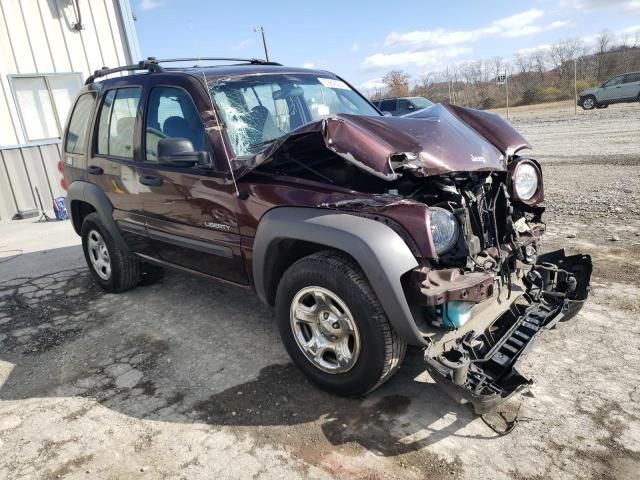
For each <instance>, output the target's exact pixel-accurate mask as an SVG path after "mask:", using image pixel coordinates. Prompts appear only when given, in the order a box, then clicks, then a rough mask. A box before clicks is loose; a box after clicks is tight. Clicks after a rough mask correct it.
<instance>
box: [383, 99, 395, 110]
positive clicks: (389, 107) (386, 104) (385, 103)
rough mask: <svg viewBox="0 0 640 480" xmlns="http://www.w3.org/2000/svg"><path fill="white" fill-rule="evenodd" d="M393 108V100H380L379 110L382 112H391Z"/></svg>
mask: <svg viewBox="0 0 640 480" xmlns="http://www.w3.org/2000/svg"><path fill="white" fill-rule="evenodd" d="M395 109H396V101H395V100H384V101H383V102H380V110H382V111H383V112H393V111H394V110H395Z"/></svg>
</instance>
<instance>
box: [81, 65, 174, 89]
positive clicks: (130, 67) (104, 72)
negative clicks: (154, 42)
mask: <svg viewBox="0 0 640 480" xmlns="http://www.w3.org/2000/svg"><path fill="white" fill-rule="evenodd" d="M133 70H149V71H150V72H164V68H162V67H161V66H160V65H158V63H157V62H153V61H148V60H141V61H140V62H138V63H136V64H133V65H125V66H123V67H115V68H108V67H102V68H101V69H100V70H96V71H95V72H93V75H89V76H88V77H87V79H86V80H85V82H84V84H85V85H89V84H90V83H93V82H95V80H96V78H100V77H104V76H106V75H109V74H111V73H117V72H126V71H133Z"/></svg>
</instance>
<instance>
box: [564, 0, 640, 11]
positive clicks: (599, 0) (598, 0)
mask: <svg viewBox="0 0 640 480" xmlns="http://www.w3.org/2000/svg"><path fill="white" fill-rule="evenodd" d="M569 5H570V6H572V7H573V8H575V9H576V10H580V11H584V12H592V11H594V10H601V9H604V8H615V9H616V10H619V11H621V12H623V13H640V0H572V1H569Z"/></svg>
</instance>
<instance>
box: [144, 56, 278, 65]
mask: <svg viewBox="0 0 640 480" xmlns="http://www.w3.org/2000/svg"><path fill="white" fill-rule="evenodd" d="M202 60H204V61H215V62H245V63H249V64H251V65H277V66H280V65H281V64H279V63H276V62H270V61H268V60H263V59H261V58H233V57H182V58H164V59H158V58H155V57H149V58H147V61H148V62H152V63H156V64H158V63H175V62H200V61H202Z"/></svg>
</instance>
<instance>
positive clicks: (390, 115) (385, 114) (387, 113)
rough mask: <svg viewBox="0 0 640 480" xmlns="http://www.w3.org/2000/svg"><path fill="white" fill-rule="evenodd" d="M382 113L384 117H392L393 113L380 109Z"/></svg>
mask: <svg viewBox="0 0 640 480" xmlns="http://www.w3.org/2000/svg"><path fill="white" fill-rule="evenodd" d="M382 115H384V116H385V117H393V115H392V114H391V112H387V111H386V110H383V111H382Z"/></svg>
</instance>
